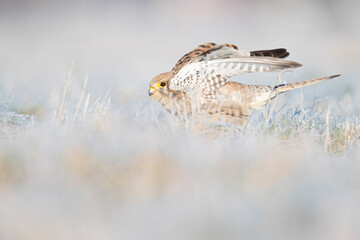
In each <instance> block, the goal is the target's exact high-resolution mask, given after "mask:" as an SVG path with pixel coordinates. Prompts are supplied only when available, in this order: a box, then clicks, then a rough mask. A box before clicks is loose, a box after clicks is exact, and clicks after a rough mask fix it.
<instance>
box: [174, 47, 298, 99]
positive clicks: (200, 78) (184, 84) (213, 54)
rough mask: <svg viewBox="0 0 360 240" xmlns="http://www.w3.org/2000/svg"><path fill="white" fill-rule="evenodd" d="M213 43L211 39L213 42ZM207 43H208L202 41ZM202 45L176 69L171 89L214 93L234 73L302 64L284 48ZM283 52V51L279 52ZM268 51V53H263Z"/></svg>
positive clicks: (275, 69)
mask: <svg viewBox="0 0 360 240" xmlns="http://www.w3.org/2000/svg"><path fill="white" fill-rule="evenodd" d="M210 44H211V43H210ZM201 46H206V45H200V46H199V47H201ZM199 47H198V48H197V49H195V50H193V51H192V52H190V53H189V54H187V55H185V56H184V57H183V58H182V59H183V60H181V59H180V61H179V62H180V64H179V62H178V64H177V65H176V66H175V67H174V69H173V76H172V79H171V82H170V89H172V90H182V91H185V92H187V93H190V94H195V93H197V92H198V91H199V90H203V94H206V95H209V96H211V95H212V94H213V93H215V91H216V89H217V88H220V87H221V86H223V85H224V84H226V83H227V81H228V79H229V78H230V77H232V76H234V75H238V74H241V73H251V72H275V71H282V70H284V69H288V68H297V67H300V66H301V64H299V63H297V62H293V61H287V60H284V59H282V58H279V57H280V56H285V55H286V53H287V51H286V50H285V52H284V50H281V49H280V50H281V51H280V50H279V49H275V50H262V51H255V53H254V52H252V53H250V52H246V51H242V50H238V49H237V47H236V46H235V45H227V44H224V45H218V46H216V45H215V46H214V45H212V47H210V48H207V50H205V49H199ZM266 51H267V52H271V51H273V52H274V53H275V52H276V51H277V52H278V53H277V54H274V55H277V56H279V57H267V56H265V57H264V56H261V55H260V52H262V53H263V52H266ZM279 52H280V53H281V54H280V53H279ZM263 55H265V54H263Z"/></svg>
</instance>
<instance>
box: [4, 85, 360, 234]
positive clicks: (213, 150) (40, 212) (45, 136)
mask: <svg viewBox="0 0 360 240" xmlns="http://www.w3.org/2000/svg"><path fill="white" fill-rule="evenodd" d="M85 83H86V80H85ZM85 85H86V84H84V86H85ZM70 89H71V81H67V82H66V83H65V87H64V88H63V90H62V94H59V95H61V96H62V97H61V98H60V99H59V101H58V107H56V109H54V110H53V111H49V112H47V113H46V114H47V115H48V116H47V117H44V118H43V119H35V120H32V121H31V124H29V123H28V122H29V120H28V119H29V118H30V117H29V116H27V115H22V114H19V113H16V112H10V111H8V110H7V109H6V107H2V112H1V116H2V121H5V120H6V123H7V124H3V125H2V128H1V151H0V176H1V177H0V186H1V192H0V201H1V205H0V213H1V214H0V238H1V239H47V238H52V239H54V238H55V239H69V238H76V239H99V238H100V239H119V238H120V239H144V238H146V239H169V238H170V239H234V238H235V239H238V238H240V237H243V238H252V239H257V238H259V239H260V238H264V237H266V236H270V235H271V236H272V237H273V238H276V239H288V238H289V236H291V238H294V239H303V238H308V239H318V238H321V239H323V238H326V239H338V238H339V237H341V238H342V237H344V236H346V238H347V239H354V238H356V236H357V235H358V234H359V229H360V228H359V225H358V223H359V220H360V219H359V216H360V215H359V213H360V212H359V211H360V208H359V197H360V191H359V189H360V188H359V187H360V186H359V182H360V181H359V176H360V175H359V170H360V165H359V164H360V162H359V159H360V152H359V145H360V144H359V143H360V131H359V123H358V119H356V118H351V117H350V116H346V115H344V114H337V113H336V106H330V107H328V108H326V110H325V111H323V110H321V108H320V107H318V106H317V105H318V104H317V103H316V102H315V103H314V104H313V105H309V106H302V107H301V106H295V107H292V106H287V105H285V106H282V107H281V108H279V110H276V111H273V112H271V114H270V115H269V116H267V117H268V118H269V120H268V123H267V124H266V121H265V118H266V114H265V112H264V111H260V112H256V113H255V114H254V115H253V116H252V118H251V120H250V122H249V123H248V125H247V126H246V128H245V129H240V128H238V127H236V126H233V125H226V124H216V125H207V126H206V127H207V129H202V130H201V131H196V129H194V127H193V126H195V124H193V126H192V125H191V124H192V123H191V120H190V124H189V126H188V127H186V128H185V127H184V126H183V125H181V124H180V121H178V119H177V117H176V116H174V115H173V114H170V113H168V112H166V111H164V110H162V109H161V108H158V106H157V105H156V103H155V102H152V101H150V102H148V101H145V102H143V103H141V104H138V105H136V106H135V107H133V106H117V105H114V104H111V101H110V98H109V97H108V96H105V97H103V98H100V99H94V100H92V98H91V94H90V93H89V92H87V90H86V88H85V87H84V88H83V91H82V92H81V93H80V95H79V97H78V99H79V101H78V102H77V103H76V102H72V101H70V100H69V97H68V94H69V92H71V91H70ZM85 96H88V97H86V100H85ZM333 108H334V109H333ZM46 114H45V115H46ZM4 116H5V117H4ZM9 123H11V124H9ZM14 129H17V130H16V131H15V132H14V131H13V130H14ZM19 129H21V130H19ZM11 132H13V134H12V135H9V133H11ZM4 133H6V134H4ZM329 226H331V227H329ZM259 229H261V231H260V230H259Z"/></svg>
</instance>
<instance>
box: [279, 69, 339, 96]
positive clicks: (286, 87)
mask: <svg viewBox="0 0 360 240" xmlns="http://www.w3.org/2000/svg"><path fill="white" fill-rule="evenodd" d="M339 76H340V74H337V75H332V76H328V77H323V78H316V79H311V80H306V81H301V82H295V83H289V84H280V85H277V86H275V91H276V93H277V94H280V93H283V92H287V91H289V90H292V89H295V88H302V87H306V86H309V85H312V84H315V83H318V82H322V81H325V80H328V79H332V78H336V77H339Z"/></svg>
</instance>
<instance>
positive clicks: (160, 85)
mask: <svg viewBox="0 0 360 240" xmlns="http://www.w3.org/2000/svg"><path fill="white" fill-rule="evenodd" d="M158 85H159V87H165V86H166V82H161V83H159V84H158Z"/></svg>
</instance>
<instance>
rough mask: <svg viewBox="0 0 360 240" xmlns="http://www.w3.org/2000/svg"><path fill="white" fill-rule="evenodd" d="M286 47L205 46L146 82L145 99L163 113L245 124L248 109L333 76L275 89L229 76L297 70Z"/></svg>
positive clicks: (249, 111) (299, 65)
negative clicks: (201, 115) (151, 100)
mask: <svg viewBox="0 0 360 240" xmlns="http://www.w3.org/2000/svg"><path fill="white" fill-rule="evenodd" d="M287 56H289V53H288V52H287V50H286V49H284V48H278V49H273V50H258V51H252V52H248V51H244V50H239V48H238V47H237V46H236V45H233V44H222V45H216V44H215V43H206V44H202V45H200V46H198V47H197V48H196V49H194V50H192V51H191V52H189V53H187V54H185V55H184V56H183V57H182V58H181V59H180V60H179V61H178V62H177V63H176V65H175V66H174V68H173V69H172V70H171V71H170V72H166V73H162V74H159V75H158V76H156V77H155V78H154V79H153V80H152V81H151V82H150V90H149V95H151V96H152V98H154V99H155V100H157V101H159V102H160V103H161V104H162V105H163V106H164V107H165V108H166V109H167V110H169V111H176V112H178V113H183V114H191V113H193V112H194V111H195V110H198V111H200V112H203V113H206V114H209V115H211V117H212V119H215V120H220V119H222V118H223V119H225V121H227V122H232V123H235V124H238V125H243V124H245V123H246V122H247V120H248V118H249V116H250V114H251V112H252V110H253V109H254V108H259V107H261V106H263V105H265V104H266V103H267V102H268V100H269V99H272V98H274V97H276V96H277V95H278V94H280V93H282V92H285V91H288V90H291V89H295V88H299V87H304V86H308V85H311V84H313V83H316V82H320V81H324V80H327V79H330V78H333V77H337V76H338V75H336V76H330V77H325V78H320V79H314V80H308V81H303V82H298V83H292V84H288V85H283V84H282V85H278V86H275V88H274V89H273V88H272V87H270V86H266V85H246V84H242V83H237V82H231V81H229V78H230V77H232V76H234V75H238V74H242V73H251V72H275V71H283V70H285V69H291V68H298V67H301V64H299V63H297V62H293V61H288V60H285V59H284V58H286V57H287Z"/></svg>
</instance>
